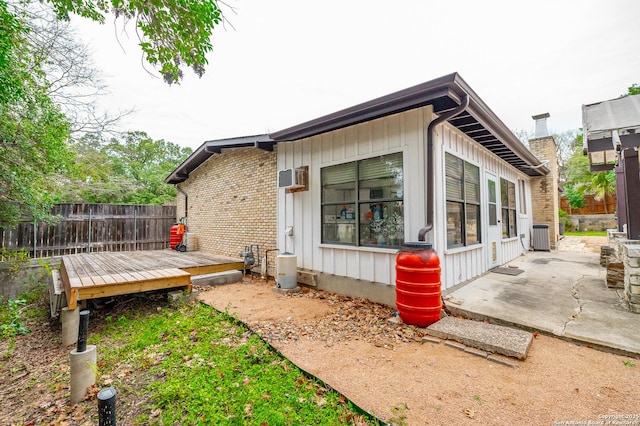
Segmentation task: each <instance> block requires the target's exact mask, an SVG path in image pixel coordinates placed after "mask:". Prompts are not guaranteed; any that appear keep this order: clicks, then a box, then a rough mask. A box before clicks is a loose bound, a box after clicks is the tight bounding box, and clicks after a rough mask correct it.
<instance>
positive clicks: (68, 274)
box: [60, 250, 244, 310]
mask: <svg viewBox="0 0 640 426" xmlns="http://www.w3.org/2000/svg"><path fill="white" fill-rule="evenodd" d="M243 267H244V264H243V262H242V261H238V259H234V258H230V257H224V256H216V255H210V254H207V253H202V252H186V253H179V252H176V251H174V250H149V251H135V252H98V253H79V254H72V255H65V256H63V257H62V262H61V267H60V276H61V279H62V283H63V285H64V288H65V294H66V298H67V306H68V307H69V309H71V310H73V309H76V308H77V306H78V301H80V300H88V299H95V298H99V297H108V296H117V295H123V294H132V293H139V292H143V291H150V290H159V289H167V288H174V287H182V288H186V289H188V290H189V291H190V290H191V276H192V275H201V274H208V273H213V272H222V271H229V270H234V269H235V270H241V269H242V268H243Z"/></svg>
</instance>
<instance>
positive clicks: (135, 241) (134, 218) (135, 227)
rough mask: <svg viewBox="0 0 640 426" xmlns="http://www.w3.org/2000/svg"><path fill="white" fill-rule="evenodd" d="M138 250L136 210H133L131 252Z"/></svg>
mask: <svg viewBox="0 0 640 426" xmlns="http://www.w3.org/2000/svg"><path fill="white" fill-rule="evenodd" d="M137 249H138V208H137V207H136V208H134V209H133V251H136V250H137Z"/></svg>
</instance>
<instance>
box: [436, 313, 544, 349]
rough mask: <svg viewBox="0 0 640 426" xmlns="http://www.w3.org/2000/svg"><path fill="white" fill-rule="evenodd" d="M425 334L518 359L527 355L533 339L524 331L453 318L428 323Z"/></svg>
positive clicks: (530, 334) (531, 335)
mask: <svg viewBox="0 0 640 426" xmlns="http://www.w3.org/2000/svg"><path fill="white" fill-rule="evenodd" d="M427 334H429V335H431V336H435V337H438V338H441V339H445V338H446V339H450V340H455V341H457V342H460V343H462V344H464V345H466V346H470V347H473V348H476V349H480V350H483V351H486V352H492V353H498V354H501V355H505V356H509V357H513V358H517V359H520V360H524V359H526V358H527V353H528V351H529V348H530V347H531V342H532V341H533V334H532V333H529V332H526V331H522V330H516V329H513V328H509V327H503V326H499V325H495V324H487V323H484V322H479V321H471V320H466V319H462V318H456V317H447V318H443V319H441V320H440V321H438V322H436V323H434V324H431V325H430V326H429V327H427Z"/></svg>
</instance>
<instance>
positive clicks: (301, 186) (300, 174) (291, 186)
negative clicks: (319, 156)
mask: <svg viewBox="0 0 640 426" xmlns="http://www.w3.org/2000/svg"><path fill="white" fill-rule="evenodd" d="M278 188H284V189H285V190H286V191H287V192H298V191H307V190H309V166H303V167H298V168H295V169H293V168H291V169H283V170H279V171H278Z"/></svg>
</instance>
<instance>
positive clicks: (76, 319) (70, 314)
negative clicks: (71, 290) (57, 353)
mask: <svg viewBox="0 0 640 426" xmlns="http://www.w3.org/2000/svg"><path fill="white" fill-rule="evenodd" d="M60 321H61V322H62V346H64V347H67V346H69V345H73V344H75V343H76V342H77V341H78V327H79V324H80V310H79V309H74V310H72V311H70V310H69V308H66V307H65V308H62V311H61V312H60Z"/></svg>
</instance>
